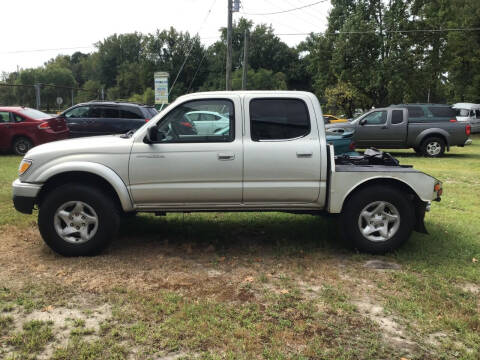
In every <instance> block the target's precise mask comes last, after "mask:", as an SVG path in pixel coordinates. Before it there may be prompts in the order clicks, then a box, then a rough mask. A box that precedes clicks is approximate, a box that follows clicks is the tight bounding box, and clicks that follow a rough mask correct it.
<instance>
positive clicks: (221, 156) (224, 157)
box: [217, 153, 235, 161]
mask: <svg viewBox="0 0 480 360" xmlns="http://www.w3.org/2000/svg"><path fill="white" fill-rule="evenodd" d="M217 158H218V160H221V161H228V160H234V159H235V155H234V154H225V153H220V154H217Z"/></svg>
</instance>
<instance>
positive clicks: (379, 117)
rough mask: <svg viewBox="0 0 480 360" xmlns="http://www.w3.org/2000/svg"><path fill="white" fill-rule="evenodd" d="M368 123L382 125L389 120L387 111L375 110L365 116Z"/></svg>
mask: <svg viewBox="0 0 480 360" xmlns="http://www.w3.org/2000/svg"><path fill="white" fill-rule="evenodd" d="M363 119H364V120H365V124H367V125H381V124H385V123H386V122H387V112H386V111H374V112H372V113H370V114H368V115H367V116H365V117H364V118H363Z"/></svg>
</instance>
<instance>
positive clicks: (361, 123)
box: [359, 119, 367, 126]
mask: <svg viewBox="0 0 480 360" xmlns="http://www.w3.org/2000/svg"><path fill="white" fill-rule="evenodd" d="M366 123H367V119H362V120H360V121H359V124H360V125H362V126H363V125H365V124H366Z"/></svg>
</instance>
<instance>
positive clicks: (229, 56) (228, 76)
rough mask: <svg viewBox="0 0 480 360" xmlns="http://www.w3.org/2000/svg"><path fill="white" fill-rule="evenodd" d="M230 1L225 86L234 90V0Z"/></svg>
mask: <svg viewBox="0 0 480 360" xmlns="http://www.w3.org/2000/svg"><path fill="white" fill-rule="evenodd" d="M227 1H228V24H227V68H226V73H225V83H226V84H225V88H226V90H232V0H227Z"/></svg>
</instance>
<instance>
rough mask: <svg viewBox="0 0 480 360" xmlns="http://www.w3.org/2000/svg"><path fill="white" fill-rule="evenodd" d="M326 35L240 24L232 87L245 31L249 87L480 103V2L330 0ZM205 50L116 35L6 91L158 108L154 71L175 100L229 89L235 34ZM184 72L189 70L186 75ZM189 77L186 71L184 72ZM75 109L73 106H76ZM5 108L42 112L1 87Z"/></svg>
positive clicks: (32, 72)
mask: <svg viewBox="0 0 480 360" xmlns="http://www.w3.org/2000/svg"><path fill="white" fill-rule="evenodd" d="M331 3H332V9H331V11H330V13H329V14H328V26H327V30H326V31H325V32H323V33H311V34H310V35H309V36H307V37H306V39H305V40H304V41H302V42H301V43H299V44H298V45H297V46H295V47H290V46H288V45H287V44H285V43H284V42H283V41H282V40H281V39H280V38H279V37H278V36H277V35H275V32H274V29H273V28H272V27H271V26H269V25H266V24H260V25H254V24H253V23H252V22H251V21H250V20H247V19H245V18H240V19H239V20H238V21H236V22H235V23H234V26H233V36H232V38H233V76H232V77H233V89H240V88H241V77H242V75H241V72H242V66H243V64H242V61H243V57H242V53H243V42H244V32H245V31H247V32H248V34H249V50H248V54H249V60H248V61H249V64H248V69H249V70H248V77H247V78H248V89H274V90H277V89H278V90H281V89H290V90H307V91H313V92H314V93H315V94H316V95H317V96H318V97H319V98H320V100H321V102H322V103H324V104H325V106H326V107H327V108H328V111H330V112H334V113H342V114H346V115H347V116H349V117H350V116H352V114H353V113H354V112H355V109H358V108H361V109H368V108H371V107H372V106H375V107H379V106H386V105H389V104H395V103H404V102H439V103H453V102H459V101H466V102H475V103H480V1H478V0H331ZM220 32H221V34H220V39H219V40H218V41H216V42H215V43H213V44H212V45H210V46H205V45H204V44H202V41H201V39H200V37H199V36H198V35H191V34H190V33H189V32H181V31H177V30H176V29H175V28H173V27H171V28H170V29H168V30H162V31H160V30H157V31H156V32H155V33H151V34H142V33H138V32H135V33H128V34H114V35H112V36H110V37H108V38H106V39H104V40H102V41H99V42H98V43H96V44H95V47H96V51H94V52H92V53H90V54H84V53H81V52H76V53H74V54H73V55H58V56H57V57H56V58H54V59H51V60H49V61H48V62H46V63H45V64H44V65H43V66H41V67H38V68H32V69H22V70H20V71H18V72H13V73H10V74H3V76H2V78H3V80H2V81H1V82H0V84H4V85H5V84H13V85H32V84H36V83H42V84H55V85H58V86H63V88H55V87H45V88H44V89H42V104H44V105H46V106H47V107H51V108H55V107H56V104H55V99H56V97H57V96H63V97H64V98H65V99H69V98H70V94H71V88H74V91H75V102H81V101H88V100H92V99H98V98H100V94H101V91H102V89H103V91H104V97H105V98H106V99H109V100H119V99H123V100H129V101H135V102H141V103H148V104H153V101H154V91H153V73H154V72H156V71H167V72H169V74H170V80H169V82H170V86H171V85H172V83H173V81H174V80H175V79H176V77H177V74H178V79H176V82H175V85H174V87H173V89H171V93H170V101H172V100H174V99H175V98H176V97H178V96H179V95H182V94H185V93H188V92H194V91H209V90H223V89H224V88H225V61H226V29H224V28H223V29H220ZM182 66H183V68H182ZM180 69H182V70H181V72H179V70H180ZM67 103H68V102H67ZM0 104H19V105H27V106H33V105H34V104H35V91H34V89H33V88H31V87H29V86H0Z"/></svg>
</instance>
